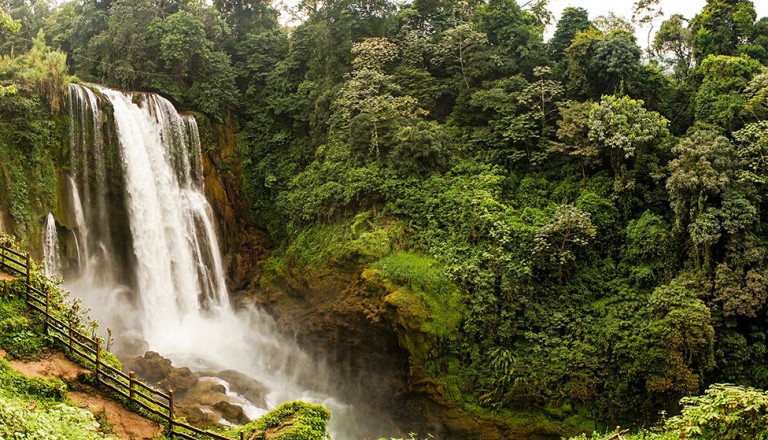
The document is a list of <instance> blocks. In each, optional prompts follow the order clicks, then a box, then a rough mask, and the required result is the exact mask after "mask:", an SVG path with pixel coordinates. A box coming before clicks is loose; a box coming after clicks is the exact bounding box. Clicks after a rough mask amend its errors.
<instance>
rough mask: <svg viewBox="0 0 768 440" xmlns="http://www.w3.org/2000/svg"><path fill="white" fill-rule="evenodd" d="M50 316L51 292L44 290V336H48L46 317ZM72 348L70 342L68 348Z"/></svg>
mask: <svg viewBox="0 0 768 440" xmlns="http://www.w3.org/2000/svg"><path fill="white" fill-rule="evenodd" d="M49 316H51V290H50V289H46V290H45V334H46V335H47V334H48V325H49V324H48V321H49V319H48V317H49ZM71 346H72V342H70V348H72V347H71Z"/></svg>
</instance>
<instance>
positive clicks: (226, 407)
mask: <svg viewBox="0 0 768 440" xmlns="http://www.w3.org/2000/svg"><path fill="white" fill-rule="evenodd" d="M213 408H214V409H215V410H217V411H218V412H220V413H221V417H222V418H224V420H227V421H229V422H232V423H234V424H237V425H245V424H246V423H248V422H250V421H251V419H249V418H248V416H246V415H245V412H244V411H243V408H242V407H241V406H238V405H233V404H231V403H229V402H227V401H221V402H217V403H216V404H215V405H213Z"/></svg>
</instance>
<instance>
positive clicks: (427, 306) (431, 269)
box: [373, 251, 463, 338]
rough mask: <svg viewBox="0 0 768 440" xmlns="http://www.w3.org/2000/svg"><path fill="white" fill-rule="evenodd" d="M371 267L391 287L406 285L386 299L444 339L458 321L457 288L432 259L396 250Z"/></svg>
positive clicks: (460, 302) (429, 331)
mask: <svg viewBox="0 0 768 440" xmlns="http://www.w3.org/2000/svg"><path fill="white" fill-rule="evenodd" d="M373 268H374V269H376V270H378V271H380V272H381V273H382V274H383V275H384V276H385V277H386V278H387V279H388V280H389V281H390V282H391V283H393V284H394V285H395V287H397V286H402V287H406V288H407V289H402V288H400V289H395V292H394V293H393V294H392V295H390V296H389V297H388V301H389V302H390V303H391V304H393V305H395V306H396V307H398V308H399V309H402V310H403V311H405V312H406V313H409V314H411V315H412V316H415V317H421V319H422V322H421V326H422V330H423V331H425V332H427V333H430V334H433V335H435V336H438V337H441V338H444V337H447V336H448V335H450V334H451V333H452V332H454V331H455V330H456V328H457V327H458V325H459V324H460V323H461V319H462V309H463V298H462V294H461V291H460V290H459V288H458V287H457V286H456V285H455V284H454V283H452V282H451V281H450V280H449V279H448V277H447V276H446V275H445V270H444V269H443V267H442V266H441V265H440V264H439V263H438V262H437V261H435V260H434V259H433V258H430V257H427V256H424V255H419V254H414V253H411V252H403V251H400V252H395V253H393V254H391V255H388V256H386V257H384V258H382V259H380V260H379V261H377V262H376V263H375V264H374V265H373ZM425 312H426V314H425Z"/></svg>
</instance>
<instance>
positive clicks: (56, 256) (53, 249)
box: [42, 212, 61, 276]
mask: <svg viewBox="0 0 768 440" xmlns="http://www.w3.org/2000/svg"><path fill="white" fill-rule="evenodd" d="M42 242H43V268H44V269H45V274H46V275H48V276H61V256H60V253H59V235H58V234H57V233H56V220H55V219H54V218H53V214H52V213H50V212H49V213H48V216H47V217H46V219H45V227H44V228H43V237H42Z"/></svg>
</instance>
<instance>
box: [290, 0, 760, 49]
mask: <svg viewBox="0 0 768 440" xmlns="http://www.w3.org/2000/svg"><path fill="white" fill-rule="evenodd" d="M276 1H277V0H276ZM280 2H281V3H283V4H284V5H285V6H288V7H293V6H296V5H297V4H298V3H299V0H280ZM518 3H524V1H523V0H518ZM634 3H635V0H550V1H549V10H550V11H552V12H553V13H554V14H555V18H556V19H559V18H560V14H561V13H562V12H563V9H565V8H567V7H568V6H574V7H582V8H584V9H586V10H587V11H589V18H590V19H594V18H595V17H598V16H600V15H605V14H607V13H608V12H613V13H614V14H616V15H619V16H622V17H624V18H626V19H627V20H629V19H630V18H631V17H632V6H633V5H634ZM706 3H707V2H706V0H661V2H660V5H661V10H662V12H663V13H664V17H669V16H671V15H672V14H682V15H683V16H684V17H686V18H689V19H690V18H693V16H694V15H696V14H697V13H699V12H700V11H701V10H702V9H703V8H704V5H705V4H706ZM753 3H754V5H755V10H756V11H757V17H758V18H760V17H765V16H768V0H753ZM663 20H664V18H662V19H660V20H657V22H656V24H655V26H654V28H653V31H654V32H655V31H656V30H658V28H659V25H660V24H661V22H662V21H663ZM281 21H283V22H287V21H288V20H287V16H286V14H283V17H282V18H281ZM554 32H555V26H554V24H553V25H550V26H549V28H548V29H547V31H546V32H545V38H546V39H548V38H549V37H551V36H552V34H553V33H554ZM636 35H637V42H638V44H639V45H640V46H643V47H645V46H646V41H647V40H648V28H647V27H646V28H645V29H638V30H637V33H636Z"/></svg>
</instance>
